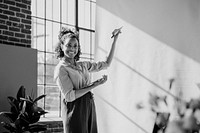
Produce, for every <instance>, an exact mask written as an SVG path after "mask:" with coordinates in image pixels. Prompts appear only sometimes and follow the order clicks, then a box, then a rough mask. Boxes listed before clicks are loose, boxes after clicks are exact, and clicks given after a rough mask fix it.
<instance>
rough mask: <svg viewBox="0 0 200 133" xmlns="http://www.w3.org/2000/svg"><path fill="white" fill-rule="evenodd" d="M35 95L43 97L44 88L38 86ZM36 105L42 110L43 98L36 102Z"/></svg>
mask: <svg viewBox="0 0 200 133" xmlns="http://www.w3.org/2000/svg"><path fill="white" fill-rule="evenodd" d="M37 95H38V96H41V95H44V87H43V86H41V85H38V90H37ZM38 96H37V97H38ZM37 105H38V107H41V108H44V98H43V99H40V100H39V101H38V102H37Z"/></svg>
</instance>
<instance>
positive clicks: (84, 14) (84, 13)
mask: <svg viewBox="0 0 200 133" xmlns="http://www.w3.org/2000/svg"><path fill="white" fill-rule="evenodd" d="M78 4H79V5H78V6H79V10H78V17H79V18H78V19H79V26H80V27H84V28H88V29H89V28H90V27H91V20H90V11H91V4H90V2H89V1H85V0H80V1H78Z"/></svg>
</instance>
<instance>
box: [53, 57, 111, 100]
mask: <svg viewBox="0 0 200 133" xmlns="http://www.w3.org/2000/svg"><path fill="white" fill-rule="evenodd" d="M107 67H108V64H107V63H106V62H104V61H101V62H90V61H82V62H77V65H76V66H73V65H71V64H70V63H67V62H65V61H63V60H60V62H59V63H58V64H57V66H56V67H55V72H54V78H55V80H56V84H57V85H58V87H59V89H60V90H61V92H62V94H63V96H64V98H65V100H66V101H67V102H71V101H74V100H75V90H78V89H81V88H83V87H86V86H88V85H89V84H90V82H91V80H90V74H89V73H90V72H98V71H100V70H103V69H106V68H107Z"/></svg>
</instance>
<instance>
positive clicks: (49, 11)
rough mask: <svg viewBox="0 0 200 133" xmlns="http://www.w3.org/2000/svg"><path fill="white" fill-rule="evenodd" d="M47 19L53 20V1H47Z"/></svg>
mask: <svg viewBox="0 0 200 133" xmlns="http://www.w3.org/2000/svg"><path fill="white" fill-rule="evenodd" d="M46 18H47V19H50V20H52V19H53V0H46Z"/></svg>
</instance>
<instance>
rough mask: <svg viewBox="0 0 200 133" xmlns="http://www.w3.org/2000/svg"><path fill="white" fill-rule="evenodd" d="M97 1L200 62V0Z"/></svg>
mask: <svg viewBox="0 0 200 133" xmlns="http://www.w3.org/2000/svg"><path fill="white" fill-rule="evenodd" d="M112 3H115V4H112ZM123 3H127V4H123ZM97 5H98V6H100V7H101V8H103V9H105V10H107V11H109V12H110V13H112V14H114V15H116V16H118V17H120V18H121V19H123V20H124V21H126V22H128V23H129V24H131V25H133V26H134V27H137V28H138V29H140V30H142V31H143V32H145V33H147V34H149V35H150V36H152V37H154V38H156V39H157V40H159V41H161V42H163V43H164V44H167V45H169V46H170V47H172V48H174V49H175V50H177V51H179V52H180V53H182V54H184V55H186V56H188V57H189V58H192V59H194V60H196V61H197V62H200V58H199V57H200V52H199V50H200V45H199V42H200V1H199V0H193V1H188V0H170V1H165V0H151V1H146V0H125V1H124V0H109V1H97Z"/></svg>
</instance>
